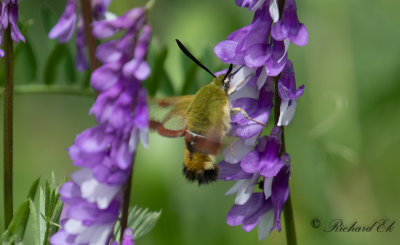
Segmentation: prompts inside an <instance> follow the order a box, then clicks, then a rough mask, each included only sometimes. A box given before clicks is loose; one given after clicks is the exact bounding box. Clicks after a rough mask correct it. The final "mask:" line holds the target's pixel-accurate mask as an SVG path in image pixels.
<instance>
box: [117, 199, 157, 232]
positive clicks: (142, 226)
mask: <svg viewBox="0 0 400 245" xmlns="http://www.w3.org/2000/svg"><path fill="white" fill-rule="evenodd" d="M160 216H161V210H160V211H158V212H154V211H152V212H150V211H149V210H148V208H146V209H143V208H138V207H136V206H134V207H131V208H130V209H129V214H128V227H131V228H132V230H133V236H134V239H135V240H136V239H138V238H140V237H142V236H144V235H146V234H147V233H148V232H150V231H151V229H153V227H154V226H155V225H156V223H157V221H158V219H159V218H160ZM119 232H120V223H119V222H118V223H117V224H116V225H115V229H114V233H115V235H116V236H115V237H119V235H118V233H119Z"/></svg>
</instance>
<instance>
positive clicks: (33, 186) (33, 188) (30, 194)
mask: <svg viewBox="0 0 400 245" xmlns="http://www.w3.org/2000/svg"><path fill="white" fill-rule="evenodd" d="M39 182H40V177H39V178H37V179H36V180H35V181H33V183H32V184H31V187H30V188H29V191H28V195H27V196H26V198H30V199H32V200H34V199H35V196H36V191H37V188H38V185H39Z"/></svg>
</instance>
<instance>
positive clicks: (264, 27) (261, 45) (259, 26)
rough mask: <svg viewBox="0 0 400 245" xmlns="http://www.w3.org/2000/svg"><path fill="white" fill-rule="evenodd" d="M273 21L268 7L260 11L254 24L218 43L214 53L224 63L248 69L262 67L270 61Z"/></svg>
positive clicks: (255, 15)
mask: <svg viewBox="0 0 400 245" xmlns="http://www.w3.org/2000/svg"><path fill="white" fill-rule="evenodd" d="M271 24H272V19H271V16H270V14H269V11H268V8H267V6H263V7H262V8H260V9H258V10H257V11H256V12H255V14H254V19H253V22H252V23H251V24H250V25H248V26H245V27H243V28H241V29H239V30H237V31H235V32H233V33H232V34H230V35H229V36H228V38H227V40H225V41H222V42H220V43H218V44H217V45H216V46H215V48H214V52H215V54H216V55H217V57H219V58H220V59H221V60H222V61H223V62H226V63H231V64H235V65H246V66H248V67H252V68H253V67H260V66H263V65H264V64H265V62H266V61H267V60H268V58H269V56H270V54H269V52H268V51H269V44H268V43H267V42H268V37H269V35H270V34H269V32H270V27H271Z"/></svg>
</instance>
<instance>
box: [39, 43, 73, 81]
mask: <svg viewBox="0 0 400 245" xmlns="http://www.w3.org/2000/svg"><path fill="white" fill-rule="evenodd" d="M67 52H68V51H67V46H66V44H59V43H57V45H56V46H55V47H54V48H53V50H52V51H51V52H50V55H49V57H48V59H47V61H46V64H45V68H44V82H45V84H47V85H51V84H54V82H55V80H56V76H57V70H58V67H59V65H60V63H61V61H62V59H63V57H64V56H65V55H66V53H67Z"/></svg>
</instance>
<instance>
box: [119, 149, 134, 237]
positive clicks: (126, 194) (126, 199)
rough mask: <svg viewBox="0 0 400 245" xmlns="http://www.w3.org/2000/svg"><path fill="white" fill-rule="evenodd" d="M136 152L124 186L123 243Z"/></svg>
mask: <svg viewBox="0 0 400 245" xmlns="http://www.w3.org/2000/svg"><path fill="white" fill-rule="evenodd" d="M135 155H136V154H135V153H134V155H133V159H132V168H131V172H130V174H129V177H128V181H126V183H125V186H124V203H123V204H122V215H121V222H120V224H121V230H120V231H121V236H120V242H121V244H122V238H123V236H124V231H125V229H126V227H127V225H128V215H129V201H130V199H131V187H132V175H133V166H134V165H135Z"/></svg>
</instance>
